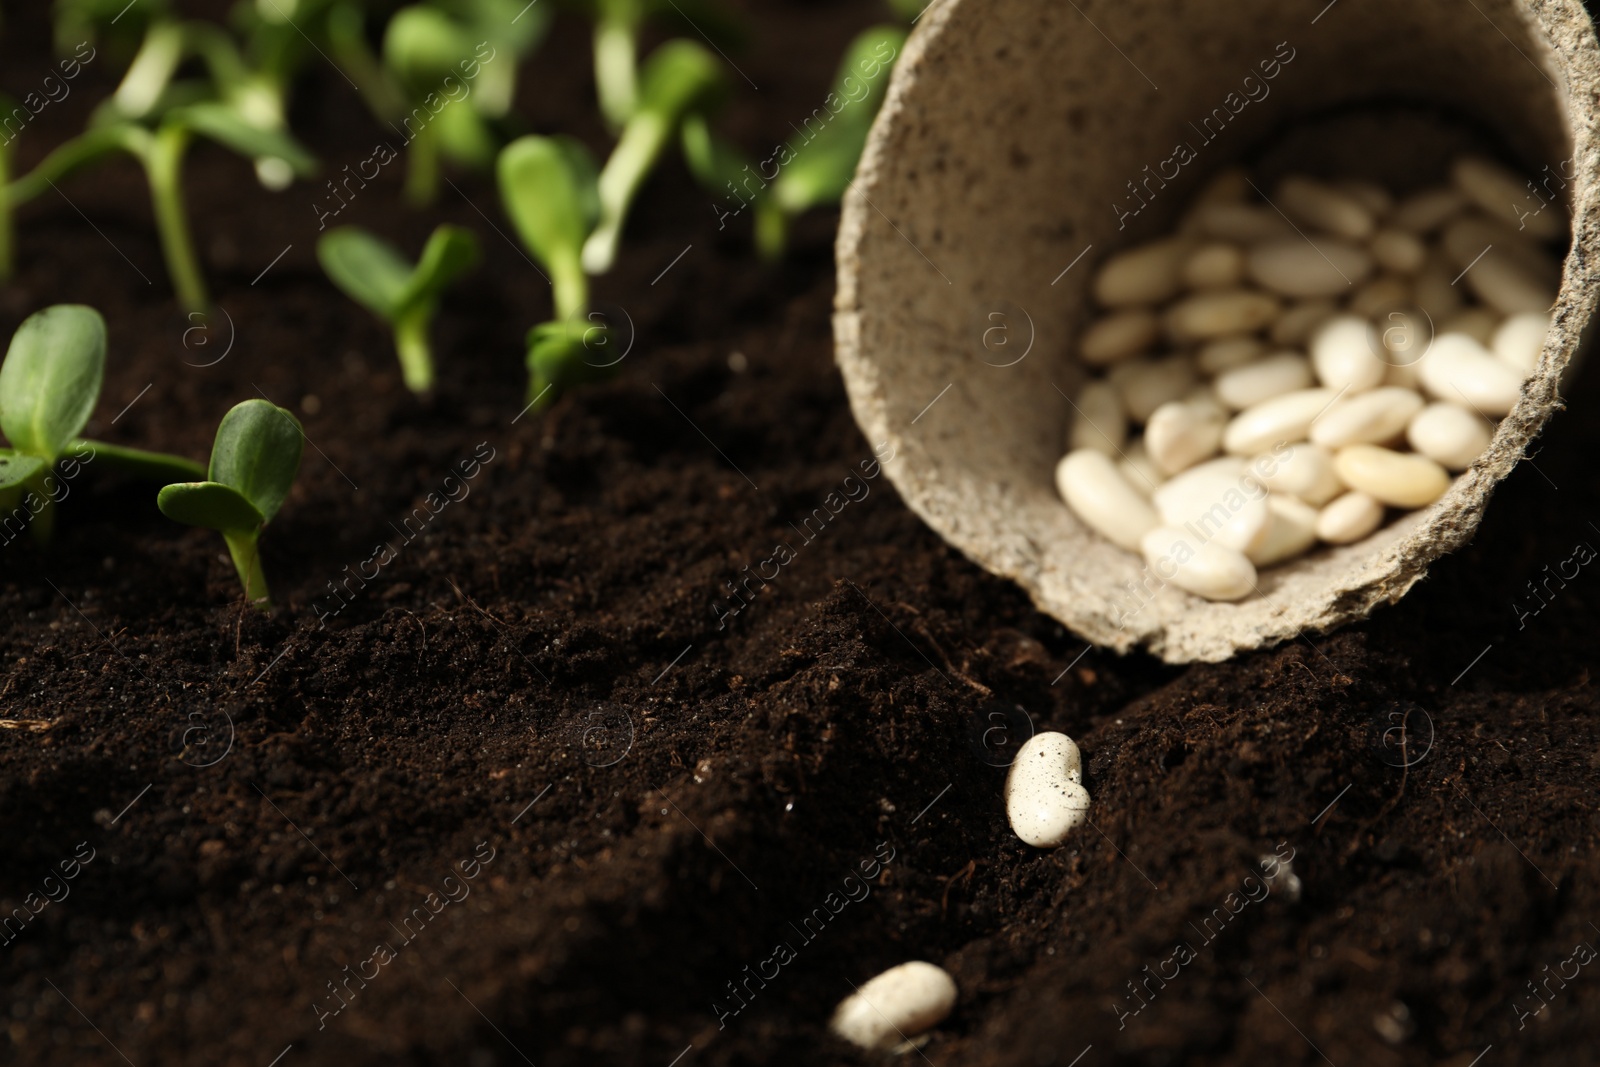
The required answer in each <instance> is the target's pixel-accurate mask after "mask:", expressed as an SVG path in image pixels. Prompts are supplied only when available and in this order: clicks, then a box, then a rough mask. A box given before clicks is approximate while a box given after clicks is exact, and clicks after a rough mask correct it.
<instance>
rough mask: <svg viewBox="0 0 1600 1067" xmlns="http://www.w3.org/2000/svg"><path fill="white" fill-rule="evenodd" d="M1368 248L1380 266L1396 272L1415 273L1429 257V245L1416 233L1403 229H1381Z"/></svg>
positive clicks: (1373, 236) (1374, 235)
mask: <svg viewBox="0 0 1600 1067" xmlns="http://www.w3.org/2000/svg"><path fill="white" fill-rule="evenodd" d="M1367 248H1368V249H1369V250H1370V251H1371V252H1372V258H1373V259H1375V260H1377V261H1378V266H1380V267H1382V268H1383V269H1384V270H1387V271H1393V272H1394V273H1396V274H1415V273H1416V272H1417V271H1419V270H1421V269H1422V264H1423V263H1425V262H1427V259H1428V249H1427V247H1426V246H1424V245H1423V243H1422V242H1421V241H1419V240H1418V239H1417V237H1416V235H1415V234H1411V233H1407V232H1406V231H1405V230H1401V229H1394V228H1390V229H1383V230H1379V231H1378V232H1377V233H1375V234H1373V235H1372V243H1371V244H1369V245H1368V246H1367Z"/></svg>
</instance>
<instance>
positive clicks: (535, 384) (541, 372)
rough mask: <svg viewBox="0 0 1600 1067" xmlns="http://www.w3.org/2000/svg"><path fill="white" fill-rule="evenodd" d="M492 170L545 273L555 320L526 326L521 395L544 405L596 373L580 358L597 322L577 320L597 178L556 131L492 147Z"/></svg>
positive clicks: (585, 285)
mask: <svg viewBox="0 0 1600 1067" xmlns="http://www.w3.org/2000/svg"><path fill="white" fill-rule="evenodd" d="M496 172H497V177H498V178H499V183H500V200H501V203H502V204H503V205H504V207H505V210H506V214H507V215H508V216H510V218H511V224H512V226H513V227H514V228H515V229H516V231H517V236H519V237H520V238H522V243H523V245H524V246H525V247H526V248H527V249H528V251H529V253H531V254H532V256H533V257H534V259H536V260H538V261H539V263H540V264H541V265H542V267H543V268H544V270H545V272H546V273H547V274H548V275H549V278H550V285H551V290H552V293H553V297H554V302H555V319H554V320H553V321H551V322H546V323H541V324H540V325H538V326H535V327H534V328H533V329H532V330H530V331H529V332H528V355H527V360H528V371H529V385H528V398H529V402H530V403H538V404H539V405H541V406H545V405H548V404H549V403H550V402H551V401H553V400H554V399H555V397H554V392H555V391H556V390H558V389H562V388H565V387H567V386H570V385H576V384H578V383H580V382H583V381H589V380H593V379H594V378H597V377H600V376H602V375H603V373H604V368H600V367H596V366H594V365H592V364H590V363H589V362H588V361H587V360H586V359H585V355H586V354H587V353H588V352H589V351H591V349H592V346H593V345H594V344H595V343H597V342H601V341H603V338H601V337H599V336H598V335H597V334H596V333H595V331H596V330H601V329H602V328H601V327H597V326H595V325H593V324H592V323H591V322H589V321H588V320H587V319H586V318H585V314H586V312H587V311H588V308H589V277H588V275H587V274H586V273H585V271H584V268H583V247H584V241H585V240H586V239H588V237H589V234H590V233H591V232H592V231H593V229H594V227H595V224H596V222H597V221H598V219H599V217H600V183H599V177H598V175H597V174H596V172H595V166H594V161H593V160H592V159H591V158H590V157H589V154H588V152H587V151H586V150H585V149H584V147H583V146H582V145H580V144H579V143H578V142H576V141H573V140H571V139H569V138H564V137H537V136H529V137H522V138H518V139H517V140H515V141H513V142H511V143H510V144H509V145H507V146H506V147H505V150H504V151H502V152H501V153H500V158H499V161H498V162H497V164H496ZM586 342H588V345H587V346H586Z"/></svg>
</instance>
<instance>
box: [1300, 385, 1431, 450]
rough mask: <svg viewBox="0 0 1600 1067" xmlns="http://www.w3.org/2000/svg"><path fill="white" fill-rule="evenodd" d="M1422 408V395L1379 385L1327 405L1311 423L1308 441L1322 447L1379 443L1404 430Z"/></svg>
mask: <svg viewBox="0 0 1600 1067" xmlns="http://www.w3.org/2000/svg"><path fill="white" fill-rule="evenodd" d="M1421 410H1422V397H1420V396H1418V395H1417V394H1416V392H1415V391H1413V390H1411V389H1401V388H1398V387H1396V386H1392V385H1385V386H1380V387H1379V388H1377V389H1373V390H1371V391H1370V392H1366V393H1358V394H1357V395H1355V396H1351V397H1345V398H1342V399H1339V400H1336V401H1334V402H1333V403H1332V404H1330V405H1328V410H1327V411H1324V412H1323V413H1322V414H1321V415H1320V416H1318V418H1317V421H1315V422H1313V423H1312V424H1311V440H1312V442H1314V443H1315V444H1319V445H1321V446H1323V447H1324V448H1343V447H1344V446H1345V445H1361V444H1370V445H1376V444H1382V443H1384V442H1385V441H1392V440H1394V439H1395V438H1396V437H1399V436H1400V435H1401V434H1402V433H1404V432H1405V429H1406V427H1407V426H1408V425H1409V424H1410V423H1411V420H1412V419H1413V418H1415V417H1416V415H1417V412H1419V411H1421Z"/></svg>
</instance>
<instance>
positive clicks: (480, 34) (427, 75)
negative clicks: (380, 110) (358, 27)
mask: <svg viewBox="0 0 1600 1067" xmlns="http://www.w3.org/2000/svg"><path fill="white" fill-rule="evenodd" d="M547 22H548V9H547V8H538V7H535V6H534V5H521V4H518V3H517V2H516V0H455V2H453V3H447V2H444V0H435V2H434V3H430V4H413V5H411V6H409V7H403V8H401V9H400V10H399V11H397V12H395V15H394V17H393V18H392V19H390V20H389V25H388V27H387V28H386V29H385V31H384V35H383V64H384V67H385V68H386V69H387V71H388V72H389V74H390V75H391V76H392V77H393V79H394V81H395V82H396V83H397V84H398V85H399V86H400V88H401V89H402V90H403V92H404V94H405V96H406V98H407V99H408V101H409V105H408V106H409V108H410V109H409V111H406V112H405V113H404V114H394V115H380V116H379V117H380V118H382V119H384V120H385V121H388V122H391V123H393V122H399V123H400V124H401V126H403V130H402V131H401V132H403V134H404V136H405V137H406V143H407V146H408V148H409V149H410V154H409V155H408V157H407V172H406V188H405V192H406V196H407V198H408V199H409V200H410V201H411V202H412V203H414V204H419V205H420V204H428V203H431V202H432V201H433V199H434V197H435V196H437V195H438V187H439V169H440V160H441V159H448V160H450V161H452V162H455V163H458V164H460V165H462V166H465V167H468V168H470V169H473V170H484V169H487V168H488V167H489V165H490V164H492V163H493V162H494V158H495V150H496V148H497V146H498V144H499V138H498V137H497V136H496V135H495V133H494V131H493V129H492V127H491V125H490V123H491V122H492V121H493V120H496V119H499V118H502V117H504V116H505V115H506V113H507V112H508V111H509V110H510V108H511V99H512V96H513V94H514V93H515V90H516V69H517V61H518V60H519V59H520V58H521V57H523V56H525V55H526V54H527V53H528V52H530V51H532V49H533V48H534V46H535V45H537V44H538V42H539V39H540V38H541V37H542V36H543V34H544V30H545V26H546V24H547ZM502 51H504V52H505V53H506V54H504V55H502V54H501V53H502Z"/></svg>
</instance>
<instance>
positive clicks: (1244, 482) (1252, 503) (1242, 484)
mask: <svg viewBox="0 0 1600 1067" xmlns="http://www.w3.org/2000/svg"><path fill="white" fill-rule="evenodd" d="M1266 496H1267V492H1266V490H1265V489H1263V488H1262V487H1261V484H1260V482H1258V481H1257V480H1256V479H1255V477H1254V475H1253V474H1251V473H1250V472H1249V470H1248V468H1246V466H1245V464H1244V461H1243V460H1241V459H1239V458H1237V457H1234V456H1225V457H1223V458H1221V459H1215V460H1211V461H1209V462H1207V463H1202V464H1200V465H1199V466H1197V467H1190V468H1189V469H1188V470H1186V471H1184V472H1183V473H1181V474H1178V475H1175V476H1174V477H1172V478H1171V479H1169V480H1167V481H1166V482H1163V483H1162V484H1161V486H1160V487H1159V488H1157V489H1156V491H1155V492H1154V493H1153V494H1152V495H1151V501H1152V502H1153V503H1154V504H1155V506H1156V511H1157V513H1158V514H1159V515H1160V517H1161V522H1162V523H1165V524H1166V525H1168V526H1173V527H1178V526H1181V527H1184V528H1185V529H1186V530H1187V531H1188V532H1189V533H1190V535H1191V536H1192V537H1193V538H1194V539H1195V541H1196V543H1199V542H1201V541H1215V542H1217V543H1218V544H1220V545H1226V546H1227V547H1229V548H1232V549H1236V550H1238V551H1240V552H1244V551H1248V550H1249V549H1250V548H1252V547H1254V546H1255V545H1256V544H1258V543H1259V542H1260V540H1261V538H1262V537H1263V536H1264V535H1265V533H1266V527H1267V503H1266Z"/></svg>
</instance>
